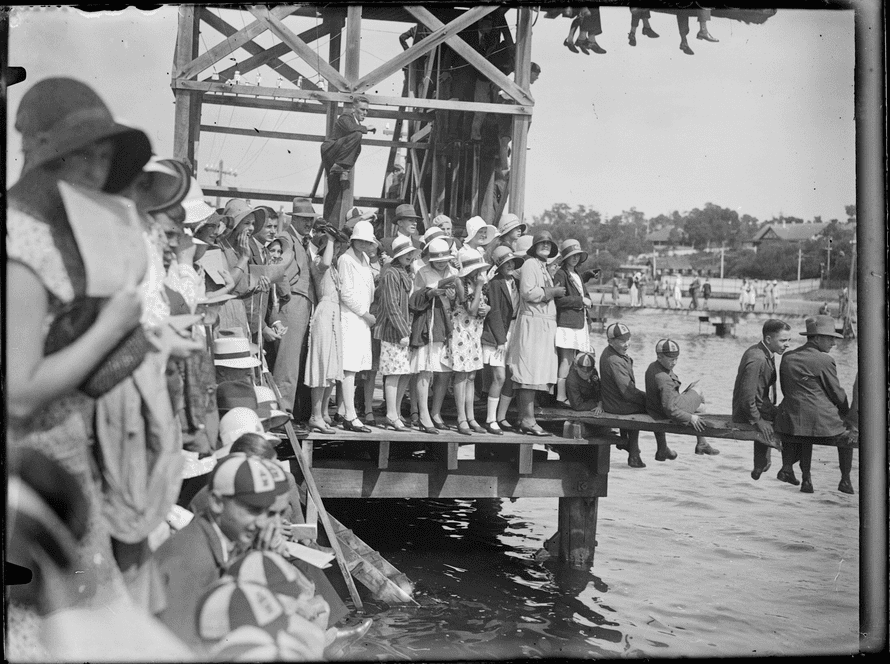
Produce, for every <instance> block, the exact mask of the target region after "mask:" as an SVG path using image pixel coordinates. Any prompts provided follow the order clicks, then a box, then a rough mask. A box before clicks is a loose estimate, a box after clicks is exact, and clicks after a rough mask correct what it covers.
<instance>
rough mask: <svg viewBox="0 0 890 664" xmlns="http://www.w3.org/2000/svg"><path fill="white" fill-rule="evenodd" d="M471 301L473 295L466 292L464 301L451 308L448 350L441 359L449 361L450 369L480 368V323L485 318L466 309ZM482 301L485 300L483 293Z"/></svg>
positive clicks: (474, 369) (465, 370)
mask: <svg viewBox="0 0 890 664" xmlns="http://www.w3.org/2000/svg"><path fill="white" fill-rule="evenodd" d="M461 288H466V286H463V285H462V286H461ZM465 294H466V293H465ZM472 301H473V295H472V294H466V297H465V298H464V301H463V302H460V303H455V305H454V308H453V309H452V310H451V339H450V343H449V344H448V347H449V351H450V352H449V354H448V355H449V357H448V358H447V360H443V361H447V362H449V363H450V365H451V370H452V371H459V372H470V371H478V370H480V369H481V368H482V324H483V323H484V322H485V319H484V318H480V317H479V316H474V315H473V314H472V313H470V311H469V310H468V309H467V306H468V305H469V304H470V303H471V302H472ZM482 301H483V302H484V301H485V296H484V295H483V297H482Z"/></svg>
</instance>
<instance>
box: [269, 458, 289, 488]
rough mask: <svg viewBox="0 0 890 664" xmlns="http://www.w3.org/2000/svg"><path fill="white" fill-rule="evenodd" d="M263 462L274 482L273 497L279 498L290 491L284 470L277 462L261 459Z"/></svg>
mask: <svg viewBox="0 0 890 664" xmlns="http://www.w3.org/2000/svg"><path fill="white" fill-rule="evenodd" d="M263 462H264V463H265V464H266V466H267V467H268V468H269V472H270V473H271V474H272V479H273V480H275V495H276V496H281V495H283V494H285V493H287V492H289V491H290V484H289V483H288V481H287V474H286V473H285V472H284V469H283V468H282V467H281V466H279V465H278V462H277V461H273V460H272V459H263Z"/></svg>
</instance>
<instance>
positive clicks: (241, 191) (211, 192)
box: [201, 184, 402, 208]
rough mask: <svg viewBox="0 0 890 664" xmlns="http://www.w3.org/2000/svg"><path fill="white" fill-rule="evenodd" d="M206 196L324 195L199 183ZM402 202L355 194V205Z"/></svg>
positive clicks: (285, 199)
mask: <svg viewBox="0 0 890 664" xmlns="http://www.w3.org/2000/svg"><path fill="white" fill-rule="evenodd" d="M201 189H202V190H203V191H204V194H205V195H206V196H219V197H220V198H222V197H225V196H228V197H229V198H247V199H250V200H253V201H282V202H286V203H290V202H291V201H293V199H294V198H296V197H299V198H308V199H309V200H311V201H312V202H313V203H323V202H324V196H310V195H309V194H308V193H300V192H295V191H292V190H291V191H280V190H268V189H257V188H255V187H241V188H237V187H218V186H216V185H207V184H205V185H201ZM401 203H402V201H401V200H398V199H395V198H375V197H373V196H356V197H355V205H358V206H360V207H369V208H395V207H396V206H397V205H400V204H401Z"/></svg>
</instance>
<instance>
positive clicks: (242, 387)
mask: <svg viewBox="0 0 890 664" xmlns="http://www.w3.org/2000/svg"><path fill="white" fill-rule="evenodd" d="M216 407H217V409H218V410H221V411H229V410H232V408H250V409H251V410H256V409H257V398H256V394H255V393H254V391H253V383H251V382H250V381H248V380H224V381H222V382H221V383H219V384H217V386H216Z"/></svg>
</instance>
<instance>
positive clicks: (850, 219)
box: [844, 205, 856, 224]
mask: <svg viewBox="0 0 890 664" xmlns="http://www.w3.org/2000/svg"><path fill="white" fill-rule="evenodd" d="M844 212H846V213H847V223H848V224H855V223H856V206H855V205H845V206H844Z"/></svg>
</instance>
